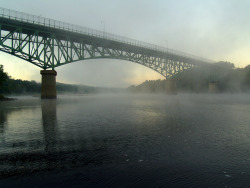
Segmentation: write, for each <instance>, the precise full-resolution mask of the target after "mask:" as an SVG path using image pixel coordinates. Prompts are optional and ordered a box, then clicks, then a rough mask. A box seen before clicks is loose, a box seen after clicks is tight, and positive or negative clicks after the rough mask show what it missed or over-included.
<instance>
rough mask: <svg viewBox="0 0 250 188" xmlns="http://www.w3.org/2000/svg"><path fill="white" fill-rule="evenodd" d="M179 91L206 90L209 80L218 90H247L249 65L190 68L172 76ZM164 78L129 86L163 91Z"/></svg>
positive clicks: (249, 79) (248, 87)
mask: <svg viewBox="0 0 250 188" xmlns="http://www.w3.org/2000/svg"><path fill="white" fill-rule="evenodd" d="M173 79H174V80H175V81H176V83H177V87H178V91H181V92H195V93H206V92H208V85H209V83H210V82H214V83H217V85H218V89H219V91H220V92H249V91H250V65H248V66H247V67H245V68H243V69H242V68H241V69H240V68H238V69H235V67H234V64H233V63H230V62H222V61H221V62H218V63H215V64H211V65H207V66H203V67H198V68H191V69H188V70H185V71H184V72H181V73H179V74H177V75H175V76H174V77H173ZM165 86H166V80H150V81H148V80H147V81H145V82H144V83H142V84H140V85H138V86H130V87H129V88H128V89H129V91H132V92H165Z"/></svg>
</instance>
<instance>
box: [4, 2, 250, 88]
mask: <svg viewBox="0 0 250 188" xmlns="http://www.w3.org/2000/svg"><path fill="white" fill-rule="evenodd" d="M0 7H3V8H9V9H13V10H17V11H21V12H26V13H30V14H34V15H39V16H43V17H47V18H51V19H56V20H60V21H64V22H69V23H72V24H76V25H80V26H85V27H90V28H93V29H98V30H101V31H103V30H105V31H106V32H110V33H113V34H117V35H121V36H125V37H129V38H132V39H136V40H141V41H144V42H148V43H152V44H155V45H160V46H163V47H169V48H172V49H175V50H179V51H183V52H186V53H190V54H193V55H197V56H200V57H204V58H207V59H211V60H214V61H230V62H232V63H234V64H235V66H236V67H245V66H246V65H248V64H250V22H249V18H250V1H249V0H204V1H203V0H71V1H69V0H39V1H38V0H1V1H0ZM0 64H3V65H4V69H5V71H6V72H8V73H9V75H11V76H12V77H14V78H16V79H26V80H36V81H38V82H40V80H41V77H40V74H39V72H40V69H39V68H38V67H35V66H34V65H32V64H30V63H29V62H26V61H23V60H21V59H19V58H16V57H13V56H11V55H9V54H5V53H3V52H0ZM56 71H57V73H58V76H57V81H58V82H64V83H75V84H85V85H92V86H103V87H128V86H129V85H131V84H140V83H141V82H143V81H145V80H150V79H164V77H162V76H161V75H160V74H158V73H156V72H154V71H153V70H151V69H149V68H147V67H144V66H142V65H138V64H135V63H132V62H128V61H119V60H111V59H110V60H107V59H105V60H85V61H79V62H75V63H72V64H68V65H65V66H61V67H59V68H57V69H56Z"/></svg>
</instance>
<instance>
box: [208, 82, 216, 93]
mask: <svg viewBox="0 0 250 188" xmlns="http://www.w3.org/2000/svg"><path fill="white" fill-rule="evenodd" d="M208 90H209V93H218V85H217V83H216V82H210V83H209V85H208Z"/></svg>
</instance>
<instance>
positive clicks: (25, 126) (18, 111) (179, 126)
mask: <svg viewBox="0 0 250 188" xmlns="http://www.w3.org/2000/svg"><path fill="white" fill-rule="evenodd" d="M0 105H1V106H0V142H1V144H0V177H1V179H5V180H6V181H2V182H7V183H6V184H5V185H7V184H8V183H9V182H8V180H9V179H10V180H12V179H11V177H15V176H16V175H21V176H23V177H24V178H25V177H28V176H29V175H36V173H35V172H40V173H42V174H43V176H44V179H45V180H47V181H49V179H50V178H49V177H50V175H51V174H49V171H52V172H54V171H56V172H58V171H59V172H60V174H59V175H58V176H59V179H61V178H60V177H68V181H70V182H71V181H76V182H78V183H80V184H81V183H82V184H83V185H90V187H95V186H98V185H99V186H101V185H104V184H105V185H106V184H107V185H109V186H115V187H116V186H118V187H119V186H120V185H121V184H122V185H124V186H125V187H133V186H145V185H147V186H152V187H154V186H155V187H164V186H166V185H168V186H177V187H178V186H179V187H194V186H196V187H197V186H202V187H208V186H218V185H219V186H222V187H224V186H237V185H240V186H243V187H244V186H245V185H248V183H249V181H248V180H249V179H250V150H249V148H250V140H249V138H250V127H249V124H250V118H249V114H250V100H249V95H240V96H236V95H231V96H227V95H213V97H211V96H210V95H177V96H165V95H123V96H120V95H110V96H108V95H106V96H99V95H93V96H92V95H89V96H81V97H63V96H60V97H59V98H58V99H57V100H40V99H38V98H20V99H19V100H17V101H8V102H3V103H0ZM76 171H77V172H80V173H77V174H78V175H75V173H76ZM66 172H70V173H69V174H64V173H66ZM71 172H73V174H74V179H72V177H73V176H71ZM46 174H48V175H47V176H46ZM35 177H36V176H35ZM35 177H34V178H35ZM166 177H168V178H166ZM54 178H56V177H54ZM211 179H213V181H212V182H211ZM45 180H44V181H45ZM22 181H24V180H22ZM65 181H66V180H65ZM29 183H30V182H29ZM40 183H41V182H40ZM0 185H1V184H0ZM64 186H66V184H65V185H64Z"/></svg>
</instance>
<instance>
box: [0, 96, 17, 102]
mask: <svg viewBox="0 0 250 188" xmlns="http://www.w3.org/2000/svg"><path fill="white" fill-rule="evenodd" d="M13 100H16V99H14V98H9V97H4V96H3V95H0V101H13Z"/></svg>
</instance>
